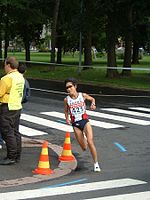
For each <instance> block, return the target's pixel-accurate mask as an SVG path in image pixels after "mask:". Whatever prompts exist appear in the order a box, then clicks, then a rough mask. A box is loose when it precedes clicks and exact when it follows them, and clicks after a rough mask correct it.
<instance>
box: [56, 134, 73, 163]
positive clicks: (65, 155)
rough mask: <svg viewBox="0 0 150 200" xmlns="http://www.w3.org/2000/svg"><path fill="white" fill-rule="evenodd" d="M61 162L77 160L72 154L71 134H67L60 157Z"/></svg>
mask: <svg viewBox="0 0 150 200" xmlns="http://www.w3.org/2000/svg"><path fill="white" fill-rule="evenodd" d="M59 160H60V161H73V160H75V158H74V156H73V155H72V152H71V143H70V133H69V132H66V137H65V141H64V146H63V151H62V154H61V156H60V157H59Z"/></svg>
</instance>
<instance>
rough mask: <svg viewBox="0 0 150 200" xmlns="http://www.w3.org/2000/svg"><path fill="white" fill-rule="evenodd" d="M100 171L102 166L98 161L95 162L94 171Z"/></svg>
mask: <svg viewBox="0 0 150 200" xmlns="http://www.w3.org/2000/svg"><path fill="white" fill-rule="evenodd" d="M100 171H101V168H100V166H99V164H98V162H97V163H94V172H100Z"/></svg>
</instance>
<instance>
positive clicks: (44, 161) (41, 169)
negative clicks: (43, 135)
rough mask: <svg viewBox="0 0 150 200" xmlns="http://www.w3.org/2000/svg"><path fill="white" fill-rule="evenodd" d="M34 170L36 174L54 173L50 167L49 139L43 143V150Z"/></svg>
mask: <svg viewBox="0 0 150 200" xmlns="http://www.w3.org/2000/svg"><path fill="white" fill-rule="evenodd" d="M32 172H33V173H34V174H42V175H48V174H52V173H53V171H52V170H51V169H50V164H49V157H48V142H47V141H44V143H43V145H42V151H41V155H40V160H39V164H38V167H37V168H36V169H35V170H34V171H32Z"/></svg>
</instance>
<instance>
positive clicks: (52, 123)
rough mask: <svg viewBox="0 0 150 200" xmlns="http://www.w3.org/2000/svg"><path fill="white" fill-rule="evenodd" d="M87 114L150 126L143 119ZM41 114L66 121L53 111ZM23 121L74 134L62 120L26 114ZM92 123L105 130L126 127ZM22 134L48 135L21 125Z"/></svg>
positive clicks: (139, 114)
mask: <svg viewBox="0 0 150 200" xmlns="http://www.w3.org/2000/svg"><path fill="white" fill-rule="evenodd" d="M129 109H134V110H135V109H137V110H140V111H150V109H149V108H145V107H129ZM101 110H103V111H105V110H106V111H110V112H116V113H121V114H128V115H133V116H138V117H147V118H149V117H150V114H147V113H141V112H136V111H131V110H124V109H119V108H101ZM87 113H88V115H91V116H94V117H98V118H104V119H110V120H114V121H115V120H116V121H120V122H126V123H132V124H137V125H150V121H148V120H143V119H135V118H131V117H124V116H118V115H112V114H106V113H102V112H96V111H90V110H87ZM40 114H43V115H47V116H51V117H56V118H59V119H65V115H64V113H61V112H55V111H51V112H41V113H40ZM21 119H22V120H25V121H28V122H31V123H35V124H39V125H43V126H46V127H49V128H54V129H57V130H61V131H64V132H66V131H69V132H73V128H72V126H70V125H67V124H65V121H62V122H61V120H57V121H54V120H48V119H44V118H42V117H37V116H33V115H29V114H24V113H22V114H21ZM90 122H91V124H92V125H93V126H97V127H101V128H105V129H113V128H122V127H124V126H123V125H122V124H120V123H119V122H118V123H119V124H118V123H117V124H116V123H108V122H103V121H99V120H93V119H90ZM20 132H21V133H22V134H23V135H27V136H38V135H44V134H47V133H46V132H44V131H39V130H36V128H35V129H34V128H29V127H26V126H22V125H20Z"/></svg>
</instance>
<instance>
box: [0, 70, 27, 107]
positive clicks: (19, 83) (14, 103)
mask: <svg viewBox="0 0 150 200" xmlns="http://www.w3.org/2000/svg"><path fill="white" fill-rule="evenodd" d="M6 77H8V78H11V80H12V86H11V89H10V94H9V99H8V108H9V110H20V109H21V108H22V104H21V102H22V97H23V89H24V82H25V80H24V77H23V75H22V74H21V73H19V72H18V71H14V72H12V73H9V74H7V75H6V76H5V78H6ZM2 79H3V78H2Z"/></svg>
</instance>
